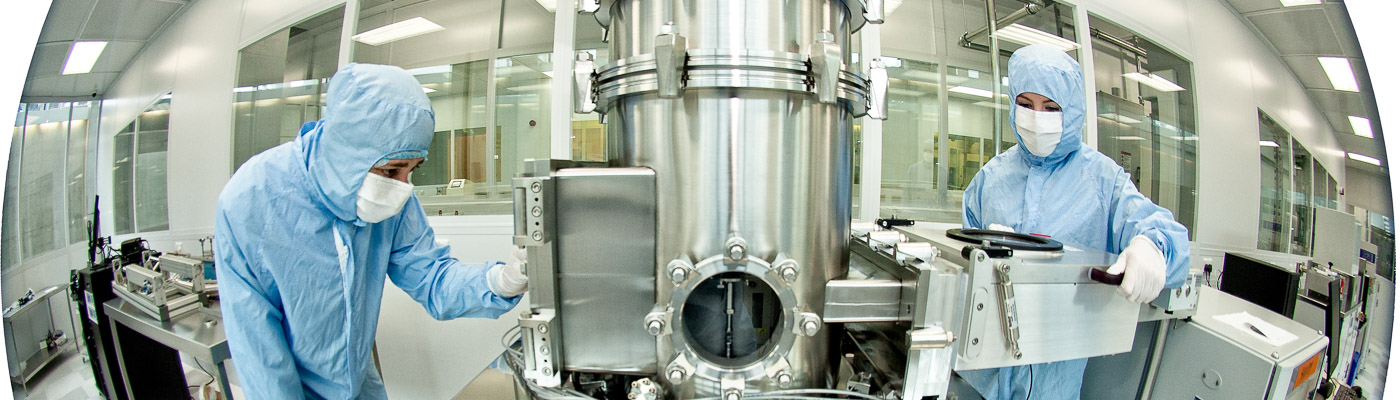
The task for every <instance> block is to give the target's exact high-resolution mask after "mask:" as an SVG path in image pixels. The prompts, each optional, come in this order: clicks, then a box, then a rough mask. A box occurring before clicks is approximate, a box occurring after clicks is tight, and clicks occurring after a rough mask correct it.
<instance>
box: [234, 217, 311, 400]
mask: <svg viewBox="0 0 1400 400" xmlns="http://www.w3.org/2000/svg"><path fill="white" fill-rule="evenodd" d="M215 225H216V226H215V237H217V238H219V240H217V241H215V242H214V246H215V251H214V255H215V262H214V265H215V268H216V269H217V274H218V275H217V276H218V277H219V299H220V304H219V307H220V308H221V311H222V313H223V320H224V334H225V335H227V337H228V347H229V352H230V353H231V354H232V355H233V360H234V363H233V364H234V366H235V367H236V368H237V369H238V377H239V381H240V382H241V385H242V387H243V395H244V396H245V397H247V398H250V399H299V398H302V397H303V396H304V394H303V391H302V386H301V377H300V376H299V375H298V374H297V366H296V359H295V358H294V357H293V356H292V351H291V347H290V346H288V342H287V337H286V334H285V332H286V330H285V329H284V326H285V324H284V314H283V313H282V304H281V298H280V297H279V296H278V294H277V293H278V291H277V284H276V282H274V281H273V280H272V279H270V275H267V272H266V270H265V269H262V268H260V267H259V266H258V265H255V264H256V263H249V262H248V260H247V258H245V254H244V252H243V251H242V249H241V248H240V246H239V241H240V240H247V239H249V238H251V236H249V235H248V233H246V232H240V233H235V232H234V228H232V227H231V226H230V225H229V222H228V217H227V215H226V214H225V213H224V211H223V210H219V213H218V216H217V221H216V222H215Z"/></svg>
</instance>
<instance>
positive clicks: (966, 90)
mask: <svg viewBox="0 0 1400 400" xmlns="http://www.w3.org/2000/svg"><path fill="white" fill-rule="evenodd" d="M948 91H949V92H957V93H962V94H967V95H973V96H977V97H986V98H989V99H990V98H992V91H990V90H987V89H978V88H975V87H971V86H954V87H952V88H950V89H948Z"/></svg>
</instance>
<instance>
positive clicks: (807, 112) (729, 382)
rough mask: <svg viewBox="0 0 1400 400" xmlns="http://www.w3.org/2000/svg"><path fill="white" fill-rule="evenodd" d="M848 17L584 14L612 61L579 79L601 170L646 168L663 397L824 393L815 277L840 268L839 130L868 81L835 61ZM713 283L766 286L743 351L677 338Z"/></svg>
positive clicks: (835, 274)
mask: <svg viewBox="0 0 1400 400" xmlns="http://www.w3.org/2000/svg"><path fill="white" fill-rule="evenodd" d="M862 12H863V6H862V5H861V4H860V2H858V1H855V0H785V1H771V0H727V1H718V0H686V1H681V0H616V1H607V2H604V3H603V9H602V10H600V11H599V12H598V19H599V21H600V22H601V23H603V24H604V26H605V27H606V28H607V29H608V30H609V39H610V41H611V55H612V60H611V63H610V64H608V65H607V66H605V67H603V68H601V69H599V70H598V71H597V73H596V74H595V75H594V76H593V79H592V81H593V84H594V85H595V87H594V90H595V92H594V93H595V97H594V98H595V100H596V101H597V103H598V111H600V112H602V113H604V114H606V118H607V131H608V140H609V146H610V152H609V154H610V164H611V165H613V166H640V167H649V168H651V169H653V170H654V171H655V173H656V190H657V202H656V207H657V208H656V213H657V238H656V254H657V259H656V266H657V274H656V276H657V286H656V294H657V298H656V302H657V310H658V314H664V315H665V317H664V318H663V319H662V320H661V322H662V323H666V324H671V325H670V326H671V327H672V328H671V329H669V330H668V332H669V333H667V334H661V335H659V336H658V339H657V344H656V345H657V349H658V352H657V358H658V359H657V363H658V364H657V365H658V368H657V370H658V371H660V372H661V373H660V375H661V377H662V379H663V380H665V381H667V382H668V383H669V384H670V386H671V393H672V394H673V396H676V397H692V396H714V395H723V394H727V393H729V392H731V391H733V390H736V388H737V390H741V391H742V390H745V389H748V390H749V391H750V392H752V391H755V390H759V391H762V390H776V389H779V388H803V387H829V386H830V385H831V383H832V382H831V380H832V378H833V377H832V374H833V370H832V368H831V366H832V365H833V364H834V363H833V361H834V359H833V358H831V355H830V351H829V347H830V343H831V341H832V340H835V338H834V337H831V336H829V335H828V329H827V328H826V327H825V326H824V324H822V322H821V320H820V317H821V315H822V311H823V310H822V305H823V301H824V293H825V286H826V283H827V281H829V280H831V279H836V278H841V277H843V276H844V275H845V274H846V267H847V257H848V248H847V247H848V245H847V237H848V232H849V229H850V217H851V215H850V210H851V193H850V189H851V146H852V143H851V129H852V123H853V121H854V118H856V117H857V116H858V115H863V114H864V113H865V112H866V97H867V95H868V85H867V82H866V81H865V80H864V79H863V78H862V77H861V76H860V75H858V74H856V73H855V71H853V70H848V67H847V66H846V65H845V64H846V63H847V62H849V61H850V60H851V49H850V45H849V43H850V37H851V33H852V31H853V30H855V29H858V28H859V26H860V25H861V24H863V23H864V19H863V18H862ZM721 277H729V278H732V277H740V278H745V279H744V282H741V283H742V284H743V285H747V287H748V289H746V290H752V291H760V292H763V293H769V292H767V290H771V291H772V292H771V293H772V296H770V297H771V299H770V303H769V304H770V308H773V309H775V310H776V314H775V315H773V316H771V317H772V319H773V320H774V323H773V324H772V325H771V326H768V327H765V328H762V329H761V330H762V331H764V332H766V334H767V337H766V340H765V341H764V342H763V343H760V344H759V347H758V350H757V351H754V352H752V354H748V355H745V356H742V357H733V358H723V357H719V358H717V357H715V356H714V354H711V353H712V352H706V351H702V350H700V349H698V348H697V347H698V346H697V343H696V341H695V340H694V338H691V337H689V335H690V332H692V330H695V329H699V328H703V327H687V326H685V325H686V324H687V323H688V322H689V323H692V324H694V323H696V322H695V321H687V320H686V319H685V318H682V315H683V314H684V312H685V310H684V309H685V308H686V306H687V300H691V296H692V295H694V294H695V293H698V292H699V291H703V290H709V289H713V288H714V285H715V282H722V281H725V279H720V278H721ZM711 278H714V279H711ZM728 281H731V282H732V281H735V280H734V279H728ZM707 285H708V286H707ZM722 285H723V283H721V286H720V287H728V286H722ZM697 289H699V290H698V291H697ZM731 311H732V308H731ZM762 313H763V312H762V311H761V310H760V311H755V312H754V314H762ZM754 318H763V316H762V315H755V316H754Z"/></svg>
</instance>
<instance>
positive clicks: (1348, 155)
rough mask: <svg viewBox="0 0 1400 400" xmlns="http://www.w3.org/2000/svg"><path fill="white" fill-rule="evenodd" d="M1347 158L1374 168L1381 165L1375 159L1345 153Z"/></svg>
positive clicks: (1379, 161)
mask: <svg viewBox="0 0 1400 400" xmlns="http://www.w3.org/2000/svg"><path fill="white" fill-rule="evenodd" d="M1347 158H1350V159H1353V160H1356V161H1360V162H1364V163H1367V164H1371V165H1375V166H1380V165H1381V160H1377V159H1376V158H1375V157H1371V156H1368V155H1365V154H1356V153H1347Z"/></svg>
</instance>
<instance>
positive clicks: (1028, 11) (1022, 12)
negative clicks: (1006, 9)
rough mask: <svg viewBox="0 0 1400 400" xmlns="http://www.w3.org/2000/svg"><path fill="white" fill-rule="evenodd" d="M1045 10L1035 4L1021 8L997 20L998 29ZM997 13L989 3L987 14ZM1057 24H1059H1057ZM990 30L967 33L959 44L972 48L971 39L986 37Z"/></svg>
mask: <svg viewBox="0 0 1400 400" xmlns="http://www.w3.org/2000/svg"><path fill="white" fill-rule="evenodd" d="M1043 8H1044V7H1041V6H1040V5H1039V4H1035V3H1031V4H1026V6H1025V7H1021V9H1019V10H1016V11H1014V12H1012V13H1011V14H1010V15H1007V16H1006V17H1004V18H1002V19H999V20H997V21H996V26H997V29H1001V28H1004V27H1006V26H1007V25H1011V24H1013V23H1015V22H1016V21H1019V20H1021V18H1025V17H1026V16H1027V15H1032V14H1035V13H1037V12H1040V10H1041V9H1043ZM995 12H996V11H995V9H994V8H992V4H991V2H990V1H989V2H987V14H994V13H995ZM1056 23H1058V22H1056ZM990 30H991V27H990V26H987V27H982V28H977V30H974V31H970V32H965V33H963V34H962V38H960V39H958V44H960V45H962V46H963V47H970V46H969V45H971V44H972V39H971V38H973V37H977V36H982V35H985V34H987V32H988V31H990Z"/></svg>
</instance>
